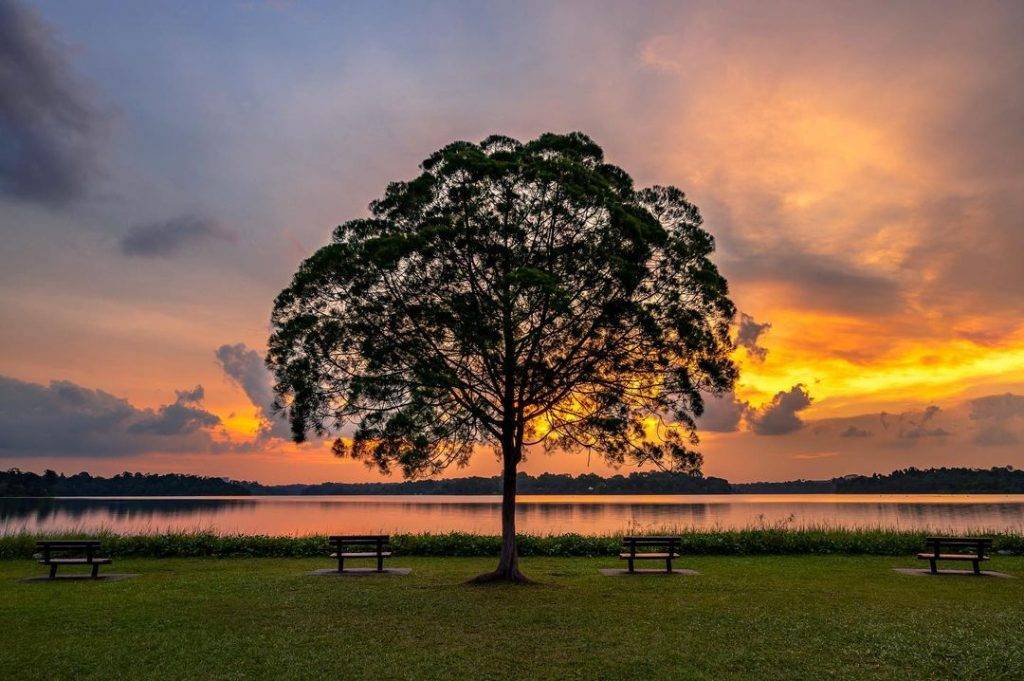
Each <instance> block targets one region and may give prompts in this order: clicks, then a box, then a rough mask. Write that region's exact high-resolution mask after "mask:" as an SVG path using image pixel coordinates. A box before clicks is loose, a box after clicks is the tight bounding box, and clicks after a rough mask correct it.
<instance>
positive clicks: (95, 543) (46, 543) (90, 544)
mask: <svg viewBox="0 0 1024 681" xmlns="http://www.w3.org/2000/svg"><path fill="white" fill-rule="evenodd" d="M99 546H100V540H99V539H43V540H40V541H37V542H36V548H40V549H67V550H72V549H87V548H93V549H95V548H99Z"/></svg>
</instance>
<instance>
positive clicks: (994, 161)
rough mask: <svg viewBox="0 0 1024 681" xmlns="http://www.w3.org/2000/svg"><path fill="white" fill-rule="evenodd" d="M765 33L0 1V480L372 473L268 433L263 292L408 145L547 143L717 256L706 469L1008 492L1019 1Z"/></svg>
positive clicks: (839, 5) (676, 19) (481, 15)
mask: <svg viewBox="0 0 1024 681" xmlns="http://www.w3.org/2000/svg"><path fill="white" fill-rule="evenodd" d="M766 5H767V3H666V4H664V5H659V4H657V3H643V4H642V5H634V4H633V3H609V4H603V3H559V4H558V5H557V6H552V5H551V4H550V3H535V4H534V3H508V4H506V5H502V6H499V5H497V4H496V3H465V4H460V3H454V2H453V3H412V4H388V5H387V6H383V7H381V6H378V3H367V4H362V5H361V4H354V3H353V4H346V5H345V6H343V7H340V6H338V4H337V3H316V2H298V1H296V2H284V1H280V2H257V1H255V0H254V1H249V2H243V1H239V2H221V3H179V2H174V3H171V2H168V3H159V2H149V3H120V2H109V3H107V2H92V1H90V2H76V3H65V2H35V3H25V2H22V1H21V0H18V1H12V0H0V232H2V240H3V244H2V247H0V465H2V466H3V467H9V466H19V467H21V468H24V469H29V470H41V469H42V468H44V467H52V468H55V469H57V470H61V471H78V470H82V469H87V470H89V471H91V472H97V473H109V472H116V471H121V470H125V469H129V470H144V471H175V472H199V473H205V474H215V475H226V476H230V477H234V478H240V479H258V480H261V481H267V482H302V481H320V480H366V479H376V478H377V477H378V476H377V474H375V473H374V472H372V471H369V470H367V469H365V468H364V467H363V466H362V465H361V464H359V463H356V462H350V461H340V460H337V459H335V458H333V457H332V456H331V455H330V452H329V450H328V449H326V448H325V447H324V446H322V445H320V444H311V445H306V446H303V447H296V446H294V445H291V444H289V443H288V442H286V441H285V440H283V439H282V436H284V435H286V434H287V433H286V428H284V427H283V425H282V424H280V423H275V422H273V420H272V418H271V415H270V412H269V408H268V405H269V402H270V399H271V394H270V378H269V375H268V374H267V373H266V371H265V369H264V368H263V366H262V355H263V352H264V350H265V343H266V338H267V334H268V318H269V313H270V309H271V304H272V301H273V298H274V296H275V295H276V294H277V292H278V291H280V289H281V288H282V287H283V286H284V285H285V284H286V283H287V282H288V280H289V279H290V276H291V274H292V273H293V272H294V270H295V268H296V266H297V265H298V263H299V262H300V261H301V260H302V259H303V258H304V257H306V256H308V255H310V254H312V252H313V251H314V250H315V249H316V248H318V247H319V246H321V245H323V244H325V243H326V241H327V239H328V237H329V235H330V232H331V230H332V229H333V227H334V226H336V225H337V224H340V223H341V222H344V221H345V220H348V219H350V218H354V217H360V216H364V215H366V213H367V210H366V205H367V204H368V203H369V202H370V201H371V200H372V199H374V198H376V197H377V196H379V195H380V193H381V192H382V191H383V188H384V186H385V185H386V183H387V182H388V181H389V180H393V179H406V178H409V177H412V176H414V175H415V174H416V172H417V165H418V163H419V162H420V161H421V160H422V159H423V158H425V157H426V156H427V155H429V154H430V153H431V152H432V151H434V150H435V149H437V148H439V147H441V146H443V145H444V144H446V143H448V142H450V141H452V140H455V139H468V140H473V141H479V140H481V139H483V138H484V137H486V136H487V135H489V134H491V133H502V134H507V135H511V136H514V137H518V138H520V139H530V138H533V137H535V136H536V135H538V134H539V133H541V132H544V131H549V130H550V131H556V132H566V131H571V130H581V131H584V132H586V133H587V134H589V135H591V136H592V137H593V138H594V139H595V140H596V141H597V142H598V143H599V144H601V145H602V146H603V147H604V149H605V154H606V156H607V157H608V158H609V160H610V161H611V162H613V163H616V164H618V165H620V166H622V167H623V168H624V169H625V170H627V171H628V172H630V173H631V174H632V175H633V177H634V178H635V179H636V181H637V183H638V184H639V185H641V186H645V185H650V184H674V185H676V186H678V187H680V188H681V189H683V190H684V191H685V192H686V193H687V195H688V197H689V198H690V199H691V200H692V201H694V202H695V203H696V204H697V205H698V206H699V207H700V208H701V210H702V212H703V214H704V217H705V225H706V228H707V229H708V230H709V231H710V232H711V233H712V234H714V236H715V237H716V239H717V243H718V252H717V254H716V256H715V260H716V262H717V263H718V264H719V266H720V267H721V268H722V270H723V272H724V273H725V275H726V276H727V277H728V279H729V281H730V285H731V288H732V292H733V299H734V301H735V302H736V304H737V307H738V308H739V309H740V310H741V311H742V313H743V314H742V315H740V316H739V317H738V319H737V326H736V334H737V339H738V342H739V349H738V350H737V353H736V359H737V361H738V362H739V363H740V365H741V378H740V382H739V385H738V386H737V389H736V392H735V394H734V395H730V396H727V397H726V398H725V399H723V400H720V401H717V402H714V403H712V404H711V405H710V407H709V411H708V414H707V415H706V416H705V418H704V419H703V421H702V422H701V437H702V445H701V451H702V452H703V453H704V456H705V467H704V470H705V473H706V474H709V475H719V476H724V477H727V478H729V479H730V480H734V481H749V480H780V479H791V478H796V477H804V478H820V477H831V476H833V475H840V474H846V473H870V472H875V471H880V472H888V471H890V470H892V469H894V468H899V467H905V466H908V465H915V466H939V465H967V466H985V467H987V466H992V465H1014V466H1018V467H1020V466H1024V319H1022V315H1021V311H1022V308H1024V305H1022V302H1021V301H1024V139H1022V137H1024V136H1022V133H1024V41H1022V40H1021V39H1020V36H1021V35H1024V5H1022V4H1021V3H1019V2H1003V3H986V2H977V3H934V2H927V3H923V2H922V3H911V2H907V3H899V4H897V5H895V6H893V5H891V4H889V3H878V4H875V3H845V2H831V3H771V7H767V6H766ZM523 468H524V469H525V470H527V471H529V472H534V473H535V472H539V471H543V470H550V471H558V472H561V471H568V472H582V471H585V470H592V471H596V472H599V473H605V472H607V471H608V469H607V468H606V467H604V466H603V465H602V464H599V463H598V458H597V457H593V458H592V459H591V460H590V461H588V459H587V457H586V456H580V455H567V454H558V453H556V454H553V455H547V454H544V453H541V452H536V453H531V454H530V455H529V456H528V459H527V461H526V463H525V465H524V467H523ZM497 470H498V467H497V464H496V461H495V460H494V457H493V456H491V455H490V454H488V453H486V452H481V454H480V455H479V456H478V457H476V459H475V460H474V462H473V463H472V464H471V465H470V467H469V468H468V469H466V470H462V471H458V470H456V471H451V472H450V474H454V475H464V474H494V473H495V472H496V471H497ZM623 472H628V471H623Z"/></svg>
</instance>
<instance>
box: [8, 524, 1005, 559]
mask: <svg viewBox="0 0 1024 681" xmlns="http://www.w3.org/2000/svg"><path fill="white" fill-rule="evenodd" d="M665 532H670V530H666V531H665ZM673 534H679V535H680V536H681V537H682V552H683V554H684V555H719V556H757V555H785V554H796V555H802V554H837V555H878V556H906V555H911V554H913V553H916V552H917V551H920V550H921V548H922V546H923V542H924V538H925V536H926V533H924V532H903V531H893V530H883V529H867V530H850V529H840V528H829V527H808V528H797V529H792V528H785V527H760V528H750V529H744V530H685V531H682V532H673ZM978 534H983V535H984V536H989V537H992V538H993V539H994V543H993V550H994V551H1009V552H1012V553H1014V554H1017V555H1024V534H1021V533H1014V532H996V533H990V532H982V533H978ZM48 537H50V538H52V537H67V538H84V537H97V538H99V539H100V540H102V542H103V549H104V551H107V552H109V553H110V554H111V555H113V556H116V557H131V556H138V557H150V558H172V557H173V558H196V557H220V558H228V557H246V556H248V557H253V558H257V557H258V558H300V557H306V558H314V557H323V556H326V555H327V554H328V553H329V549H328V544H327V537H326V536H322V535H309V536H301V537H289V536H267V535H241V534H229V535H217V534H214V533H212V532H172V533H161V534H143V535H122V534H114V533H109V532H101V533H98V534H97V533H92V534H85V533H81V532H76V531H68V532H55V533H48V534H45V535H41V534H32V533H27V532H21V533H16V534H8V535H0V559H9V558H28V557H30V556H31V555H32V554H33V553H34V552H35V542H36V540H38V539H43V538H48ZM391 542H392V548H393V550H394V552H395V553H396V555H406V556H438V557H440V556H449V557H474V556H496V555H498V553H499V552H500V550H501V537H499V536H491V535H478V534H469V533H465V532H448V533H443V534H397V535H392V536H391ZM620 542H621V535H608V536H588V535H581V534H559V535H544V536H539V535H520V536H519V537H518V546H519V554H520V555H522V556H614V555H617V554H618V552H619V548H620Z"/></svg>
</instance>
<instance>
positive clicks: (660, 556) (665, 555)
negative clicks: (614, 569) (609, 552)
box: [619, 552, 679, 560]
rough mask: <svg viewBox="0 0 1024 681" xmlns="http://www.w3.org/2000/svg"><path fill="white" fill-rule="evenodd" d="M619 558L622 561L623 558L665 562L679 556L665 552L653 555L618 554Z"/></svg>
mask: <svg viewBox="0 0 1024 681" xmlns="http://www.w3.org/2000/svg"><path fill="white" fill-rule="evenodd" d="M619 558H623V559H625V558H636V559H637V560H656V559H660V560H665V559H666V558H679V554H678V553H671V554H669V553H667V552H666V553H654V552H646V553H620V554H619Z"/></svg>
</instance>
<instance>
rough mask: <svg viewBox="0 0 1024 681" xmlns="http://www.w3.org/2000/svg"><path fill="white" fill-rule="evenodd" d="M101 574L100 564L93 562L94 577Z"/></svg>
mask: <svg viewBox="0 0 1024 681" xmlns="http://www.w3.org/2000/svg"><path fill="white" fill-rule="evenodd" d="M99 576H100V564H99V563H93V564H92V578H93V579H96V578H97V577H99Z"/></svg>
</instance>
